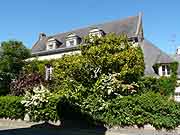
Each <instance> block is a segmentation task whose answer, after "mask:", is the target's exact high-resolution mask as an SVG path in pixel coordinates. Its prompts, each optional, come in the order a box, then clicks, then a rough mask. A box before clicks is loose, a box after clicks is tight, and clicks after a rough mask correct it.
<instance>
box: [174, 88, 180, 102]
mask: <svg viewBox="0 0 180 135" xmlns="http://www.w3.org/2000/svg"><path fill="white" fill-rule="evenodd" d="M174 100H175V101H177V102H180V87H176V89H175V94H174Z"/></svg>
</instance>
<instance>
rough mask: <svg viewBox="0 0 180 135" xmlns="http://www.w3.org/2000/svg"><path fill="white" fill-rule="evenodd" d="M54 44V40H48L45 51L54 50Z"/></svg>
mask: <svg viewBox="0 0 180 135" xmlns="http://www.w3.org/2000/svg"><path fill="white" fill-rule="evenodd" d="M56 44H57V42H56V40H55V39H54V38H51V39H49V40H48V42H47V47H46V50H53V49H56Z"/></svg>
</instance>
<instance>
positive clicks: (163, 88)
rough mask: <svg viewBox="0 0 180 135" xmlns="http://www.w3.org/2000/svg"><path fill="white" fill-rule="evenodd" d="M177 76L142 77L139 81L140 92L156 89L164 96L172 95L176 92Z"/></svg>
mask: <svg viewBox="0 0 180 135" xmlns="http://www.w3.org/2000/svg"><path fill="white" fill-rule="evenodd" d="M176 80H177V79H176V76H175V77H174V76H173V75H172V76H170V77H166V76H162V77H160V78H157V77H142V78H141V79H140V80H139V81H138V83H137V84H138V86H139V90H138V92H147V90H148V91H154V92H157V93H160V94H161V95H164V96H171V95H173V94H174V91H175V87H176Z"/></svg>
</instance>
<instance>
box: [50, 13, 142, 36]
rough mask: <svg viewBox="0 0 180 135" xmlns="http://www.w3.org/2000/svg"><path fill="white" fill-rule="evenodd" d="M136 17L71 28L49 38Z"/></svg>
mask: <svg viewBox="0 0 180 135" xmlns="http://www.w3.org/2000/svg"><path fill="white" fill-rule="evenodd" d="M136 17H139V15H136V16H128V17H126V18H124V19H123V18H121V19H117V20H112V21H105V22H102V23H97V24H89V25H87V26H82V27H80V28H73V29H71V30H68V31H65V32H60V33H57V34H54V35H52V36H51V37H55V36H58V35H61V34H66V33H69V32H73V31H79V30H83V29H86V28H91V27H93V26H99V25H107V24H110V23H113V22H119V21H121V22H123V21H126V20H129V19H132V18H136ZM47 37H49V36H47Z"/></svg>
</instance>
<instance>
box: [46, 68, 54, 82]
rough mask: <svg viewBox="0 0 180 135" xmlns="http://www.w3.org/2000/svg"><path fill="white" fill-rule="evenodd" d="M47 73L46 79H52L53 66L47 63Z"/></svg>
mask: <svg viewBox="0 0 180 135" xmlns="http://www.w3.org/2000/svg"><path fill="white" fill-rule="evenodd" d="M45 68H46V75H45V80H51V79H52V70H53V68H52V66H51V65H46V67H45Z"/></svg>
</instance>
